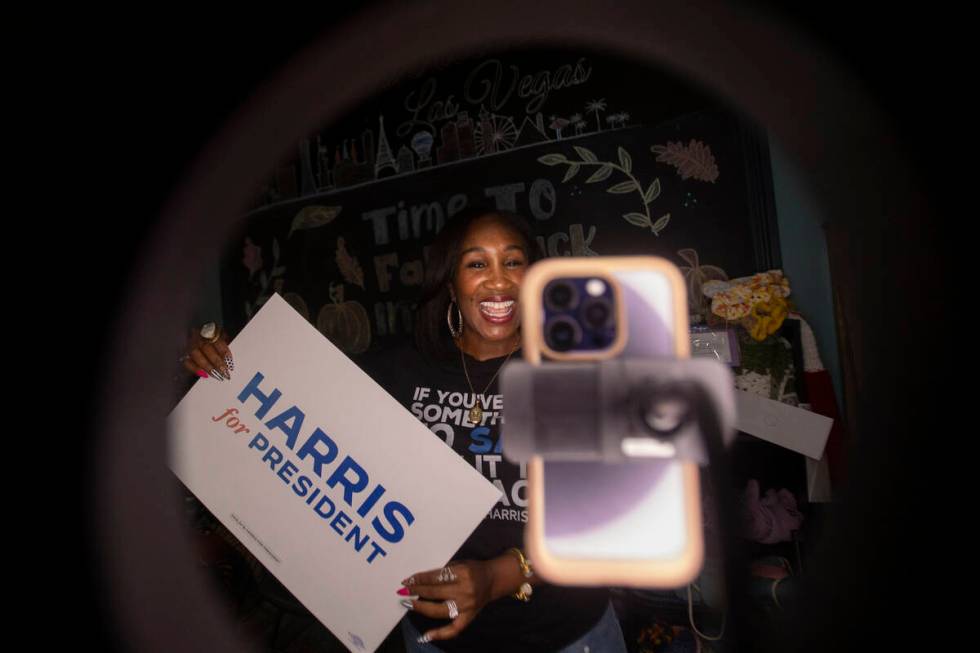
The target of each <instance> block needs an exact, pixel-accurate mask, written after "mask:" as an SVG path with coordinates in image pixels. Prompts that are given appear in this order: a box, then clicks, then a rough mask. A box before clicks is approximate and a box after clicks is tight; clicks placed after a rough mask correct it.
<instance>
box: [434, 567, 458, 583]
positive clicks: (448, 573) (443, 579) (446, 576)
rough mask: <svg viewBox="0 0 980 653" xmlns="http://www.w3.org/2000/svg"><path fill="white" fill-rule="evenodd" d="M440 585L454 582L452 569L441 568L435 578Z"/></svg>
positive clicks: (454, 577) (454, 575)
mask: <svg viewBox="0 0 980 653" xmlns="http://www.w3.org/2000/svg"><path fill="white" fill-rule="evenodd" d="M436 580H438V581H439V582H440V583H451V582H453V581H454V580H456V574H454V573H453V570H452V568H450V567H443V568H442V569H440V570H439V576H438V577H437V578H436Z"/></svg>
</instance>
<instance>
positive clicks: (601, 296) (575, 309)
mask: <svg viewBox="0 0 980 653" xmlns="http://www.w3.org/2000/svg"><path fill="white" fill-rule="evenodd" d="M544 313H545V328H544V336H545V342H546V343H547V345H548V347H550V348H551V349H552V350H553V351H556V352H569V351H582V352H594V351H597V350H601V349H605V348H607V347H609V346H610V345H611V344H612V343H613V341H614V340H615V339H616V319H615V317H616V306H615V296H614V294H613V288H612V285H611V284H610V283H609V282H608V281H606V280H604V279H600V278H598V277H569V278H560V279H554V280H552V281H551V282H550V283H548V285H547V286H546V287H545V290H544Z"/></svg>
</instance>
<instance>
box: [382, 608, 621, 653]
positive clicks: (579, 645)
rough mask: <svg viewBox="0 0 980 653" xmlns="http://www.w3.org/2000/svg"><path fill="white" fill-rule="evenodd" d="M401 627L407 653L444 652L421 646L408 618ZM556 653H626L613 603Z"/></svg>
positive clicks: (436, 648)
mask: <svg viewBox="0 0 980 653" xmlns="http://www.w3.org/2000/svg"><path fill="white" fill-rule="evenodd" d="M401 626H402V636H403V637H404V639H405V651H406V652H407V653H440V651H441V650H442V649H440V648H438V647H437V646H436V645H435V644H434V643H432V642H430V643H428V644H419V643H418V639H419V637H421V633H419V631H418V630H416V628H415V626H413V625H412V622H411V621H409V620H408V618H407V617H406V618H404V619H402V621H401ZM556 653H626V640H624V639H623V630H622V629H621V628H620V627H619V619H617V618H616V611H615V610H613V606H612V603H610V604H609V607H608V608H606V612H605V613H604V614H603V615H602V618H601V619H599V621H598V622H597V623H596V625H595V626H593V627H592V630H590V631H589V632H587V633H585V634H584V635H582V636H581V637H579V638H578V639H577V640H575V641H574V642H572V643H571V644H569V645H568V646H566V647H565V648H563V649H561V650H560V651H557V652H556Z"/></svg>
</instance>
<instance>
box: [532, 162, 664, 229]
mask: <svg viewBox="0 0 980 653" xmlns="http://www.w3.org/2000/svg"><path fill="white" fill-rule="evenodd" d="M574 149H575V151H576V152H577V153H578V155H579V156H580V157H582V158H581V159H579V160H570V159H568V158H566V157H565V155H564V154H561V153H560V152H558V153H554V154H545V155H544V156H541V157H538V162H540V163H543V164H545V165H546V166H556V165H567V166H568V171H566V172H565V177H564V178H563V179H562V180H561V181H562V183H565V182H567V181H569V180H570V179H572V178H573V177H574V176H575V175H576V174H577V173H578V171H579V169H581V167H582V166H597V167H598V168H599V169H598V170H596V171H595V172H593V173H592V175H591V176H590V177H589V178H588V179H586V180H585V183H587V184H593V183H596V182H599V181H603V180H605V179H608V178H609V177H610V176H611V175H612V173H613V171H614V170H615V171H618V172H621V173H623V174H624V175H626V176H627V177H629V179H628V180H627V181H622V182H620V183H618V184H614V185H612V186H610V187H609V188H607V189H606V192H607V193H613V194H616V195H622V194H625V193H632V192H633V191H636V192H637V193H639V194H640V198H641V200H642V202H643V213H638V212H636V211H632V212H630V213H624V214H623V219H624V220H626V221H627V222H629V223H630V224H632V225H635V226H637V227H642V228H646V229H649V230H650V231H652V232H653V234H654V235H655V236H659V235H660V232H661V231H663V230H664V228H665V227H666V226H667V223H668V222H670V214H669V213H666V214H664V215H663V216H661V217H660V219H658V220H657V221H656V222H653V219H652V218H651V217H650V204H651V202H653V200H655V199H657V197H658V196H659V195H660V179H659V178H657V179H654V180H653V182H652V183H651V184H650V186H648V187H647V189H646V190H643V185H642V184H641V183H640V180H639V179H637V178H636V177H635V176H633V158H632V157H631V156H630V154H629V152H627V151H626V150H625V149H623V148H622V147H620V148H619V149H618V154H619V163H618V164H617V163H616V162H614V161H600V160H599V158H598V157H597V156H596V155H595V154H594V153H593V152H592V151H591V150H589V149H587V148H584V147H580V146H578V145H575V146H574Z"/></svg>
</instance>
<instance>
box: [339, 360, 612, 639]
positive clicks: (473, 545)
mask: <svg viewBox="0 0 980 653" xmlns="http://www.w3.org/2000/svg"><path fill="white" fill-rule="evenodd" d="M514 356H520V352H518V353H515V354H514ZM356 362H357V364H358V365H360V366H361V368H362V369H363V370H364V371H365V372H367V373H368V374H369V375H370V376H371V377H372V378H374V380H375V381H377V382H378V384H379V385H381V386H382V387H383V388H385V390H387V391H388V392H389V393H390V394H391V395H392V396H393V397H394V398H395V399H396V400H397V401H398V402H399V403H401V404H402V405H403V406H405V407H406V408H407V409H408V410H410V411H411V412H412V414H414V415H415V416H416V417H417V418H418V419H419V420H421V421H422V422H423V423H424V424H425V425H426V426H428V427H429V428H430V429H431V430H432V431H433V433H434V434H435V435H437V436H439V437H440V438H442V439H443V440H444V441H445V442H446V444H447V445H449V446H451V447H452V448H453V450H454V451H455V452H456V453H457V454H459V455H460V456H462V457H463V459H464V460H466V462H468V463H469V464H471V465H473V466H474V467H475V468H476V469H477V470H478V471H480V472H481V473H482V474H483V475H484V476H485V477H486V478H487V479H488V480H489V481H490V482H492V483H493V484H494V485H496V486H497V488H498V489H499V490H500V491H501V493H502V495H503V496H502V497H501V499H500V500H499V501H498V502H497V504H496V505H495V506H494V507H493V508H492V509H491V511H490V512H489V513H488V514H487V516H486V517H485V518H484V519H483V521H482V522H480V525H479V526H477V528H476V530H474V531H473V533H472V535H470V537H469V538H468V539H467V540H466V541H465V542H464V543H463V545H462V546H461V547H460V548H459V550H458V551H457V552H456V553H455V555H453V559H454V560H466V559H470V560H488V559H490V558H495V557H497V556H499V555H502V554H503V553H504V552H506V551H507V549H509V548H511V547H519V548H522V549H523V537H524V524H525V523H526V521H527V481H526V478H527V470H526V468H525V469H522V468H521V466H518V465H514V464H513V463H510V462H508V461H507V460H506V459H505V458H504V456H503V452H502V449H501V441H500V415H501V412H502V408H503V400H502V397H501V396H500V394H499V392H498V380H499V376H498V378H493V377H494V375H495V374H497V371H498V370H499V369H500V367H501V365H502V363H503V362H504V359H503V358H495V359H491V360H488V361H482V362H481V361H477V360H476V359H474V358H471V357H469V356H467V357H466V370H467V372H468V373H469V378H470V381H471V382H472V386H473V391H471V390H470V385H469V383H467V380H466V376H465V375H464V373H463V365H462V361H461V360H460V358H455V359H450V360H447V361H435V360H432V359H429V358H427V357H425V356H423V354H422V353H420V352H419V351H418V350H417V349H415V348H413V347H408V346H405V347H398V348H392V349H389V350H386V351H381V352H377V353H372V354H368V355H365V356H363V357H361V358H360V359H358V360H357V361H356ZM491 379H493V382H492V383H491ZM488 384H490V385H489V387H488ZM484 388H486V391H485V392H484ZM474 392H475V393H476V394H475V395H474ZM477 398H478V399H479V401H480V402H481V407H482V408H483V410H484V415H483V419H482V420H481V423H480V424H477V425H474V424H472V423H471V422H469V419H468V412H469V409H470V408H471V407H472V406H473V402H474V401H475V400H476V399H477ZM531 562H532V564H533V560H532V561H531ZM514 564H515V565H516V564H517V562H516V560H515V563H514ZM608 603H609V592H608V590H607V589H605V588H569V587H558V586H554V585H548V584H540V585H535V587H534V594H533V595H532V597H531V600H530V601H529V602H527V603H525V602H522V601H519V600H518V599H515V598H513V597H505V598H502V599H499V600H497V601H493V602H491V603H489V604H488V605H486V606H485V607H484V608H483V610H481V611H480V613H479V614H478V615H477V617H476V619H475V620H474V621H473V623H471V624H470V625H469V626H468V627H467V628H466V629H465V630H464V631H463V632H462V633H461V634H460V635H459V637H457V638H455V639H452V640H445V641H439V642H435V644H436V645H437V646H438V647H439V648H441V649H443V650H444V651H447V652H452V651H494V652H496V651H509V652H514V653H520V652H523V651H528V652H530V651H534V652H535V653H538V652H540V651H554V650H557V649H560V648H562V647H564V646H565V645H567V644H570V643H571V642H573V641H575V640H576V639H578V638H579V637H581V636H582V635H583V634H585V633H586V632H588V631H589V630H590V629H591V628H592V627H593V626H594V625H595V624H596V622H598V621H599V619H600V618H601V617H602V615H603V613H604V611H605V609H606V607H607V605H608ZM409 618H410V619H411V621H412V623H413V624H414V625H415V627H416V628H418V629H419V632H423V633H424V632H425V631H427V630H429V629H431V628H435V627H441V626H444V625H446V623H447V622H446V621H445V620H441V621H440V620H432V619H428V618H426V617H423V616H422V615H420V614H418V613H415V612H411V613H409Z"/></svg>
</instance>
